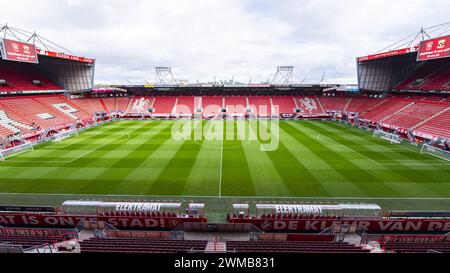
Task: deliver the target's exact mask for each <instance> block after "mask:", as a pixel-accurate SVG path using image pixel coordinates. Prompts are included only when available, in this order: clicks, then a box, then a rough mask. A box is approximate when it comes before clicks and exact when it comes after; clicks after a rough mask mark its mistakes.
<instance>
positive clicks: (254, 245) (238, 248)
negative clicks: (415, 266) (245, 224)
mask: <svg viewBox="0 0 450 273" xmlns="http://www.w3.org/2000/svg"><path fill="white" fill-rule="evenodd" d="M227 251H228V252H238V253H239V252H243V253H370V250H367V249H363V248H361V247H360V246H355V245H352V244H349V243H347V242H343V243H340V242H320V241H309V242H277V241H246V242H245V241H228V242H227Z"/></svg>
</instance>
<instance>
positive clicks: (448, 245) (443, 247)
mask: <svg viewBox="0 0 450 273" xmlns="http://www.w3.org/2000/svg"><path fill="white" fill-rule="evenodd" d="M382 248H383V249H384V250H385V251H387V252H395V253H433V252H434V253H450V242H449V241H445V242H387V243H383V244H382Z"/></svg>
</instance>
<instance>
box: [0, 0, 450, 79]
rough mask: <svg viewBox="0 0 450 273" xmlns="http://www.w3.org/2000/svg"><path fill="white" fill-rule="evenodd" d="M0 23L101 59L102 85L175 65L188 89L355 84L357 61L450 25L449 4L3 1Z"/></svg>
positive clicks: (403, 0)
mask: <svg viewBox="0 0 450 273" xmlns="http://www.w3.org/2000/svg"><path fill="white" fill-rule="evenodd" d="M0 4H1V5H0V6H1V7H2V9H0V22H1V23H2V24H3V23H8V24H9V25H10V26H13V27H16V28H19V29H24V30H28V31H36V32H37V33H38V34H39V35H41V36H43V37H45V38H47V39H49V40H51V41H53V42H55V43H57V44H59V45H61V46H63V47H64V48H66V49H68V50H70V52H72V53H75V54H76V55H79V56H86V57H90V58H95V59H96V74H95V81H96V83H97V84H124V83H130V82H131V83H134V84H138V83H143V82H144V81H147V82H155V81H156V75H155V70H154V68H155V66H170V67H172V71H173V74H174V76H175V78H176V79H177V80H189V82H190V83H196V82H197V81H200V82H210V81H213V80H214V78H215V79H216V80H218V81H219V80H230V79H234V80H235V81H238V82H243V83H248V82H252V83H261V82H265V81H267V80H272V78H273V76H274V74H275V72H276V68H277V66H282V65H292V66H294V67H295V68H294V81H295V82H304V83H318V82H319V81H320V80H321V79H322V76H323V75H325V77H324V79H325V82H326V83H347V84H354V83H356V82H357V79H356V62H355V57H357V56H364V55H367V54H372V53H375V52H378V51H379V50H381V49H383V48H385V47H387V46H389V45H390V44H393V43H395V42H397V41H399V40H401V39H403V38H405V37H407V36H409V35H411V34H414V33H415V32H418V31H419V29H420V27H421V26H424V27H429V26H434V25H437V24H440V23H443V22H448V21H450V13H449V10H450V1H447V0H339V1H335V0H334V1H333V0H328V1H325V0H309V1H304V0H20V1H11V0H0Z"/></svg>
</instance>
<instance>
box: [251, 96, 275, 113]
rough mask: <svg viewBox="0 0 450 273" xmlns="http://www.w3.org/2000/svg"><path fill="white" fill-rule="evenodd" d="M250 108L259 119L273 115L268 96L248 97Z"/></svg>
mask: <svg viewBox="0 0 450 273" xmlns="http://www.w3.org/2000/svg"><path fill="white" fill-rule="evenodd" d="M248 102H249V107H250V109H251V111H252V113H253V114H255V116H257V117H269V116H270V115H271V114H272V104H271V102H270V97H268V96H258V97H255V96H251V97H248Z"/></svg>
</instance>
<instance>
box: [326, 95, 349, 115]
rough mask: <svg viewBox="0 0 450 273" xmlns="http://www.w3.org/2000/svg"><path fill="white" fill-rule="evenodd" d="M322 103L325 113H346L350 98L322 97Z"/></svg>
mask: <svg viewBox="0 0 450 273" xmlns="http://www.w3.org/2000/svg"><path fill="white" fill-rule="evenodd" d="M320 101H321V103H322V107H323V108H324V110H325V111H329V112H344V109H345V107H346V106H347V104H348V103H349V101H350V98H348V97H344V96H337V97H321V98H320Z"/></svg>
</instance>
